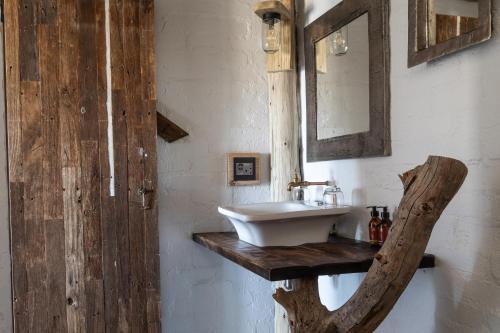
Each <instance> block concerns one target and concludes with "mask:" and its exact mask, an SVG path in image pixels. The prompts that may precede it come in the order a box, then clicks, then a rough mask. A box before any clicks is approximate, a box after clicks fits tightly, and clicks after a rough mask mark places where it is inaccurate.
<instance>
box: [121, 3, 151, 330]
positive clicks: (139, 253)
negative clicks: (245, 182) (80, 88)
mask: <svg viewBox="0 0 500 333" xmlns="http://www.w3.org/2000/svg"><path fill="white" fill-rule="evenodd" d="M139 7H140V6H139V1H133V0H125V1H124V10H123V17H124V34H123V37H124V38H123V39H124V41H123V47H124V50H125V52H124V66H125V76H124V78H125V91H126V92H127V94H126V98H125V101H126V105H127V110H128V112H127V138H128V188H129V207H128V210H129V243H130V252H129V256H130V273H131V290H130V292H131V295H130V297H131V300H130V316H131V329H132V331H134V332H135V331H137V332H146V331H147V294H146V288H145V287H146V263H145V226H144V211H143V209H142V196H141V195H140V194H139V189H140V188H141V187H142V186H143V185H144V152H145V151H144V144H143V137H142V135H143V133H142V130H143V109H142V107H143V105H142V87H141V80H140V79H138V78H141V64H140V61H141V52H140V48H138V47H134V45H135V46H137V45H140V42H141V41H140V33H139V19H140V18H139V16H140V12H139Z"/></svg>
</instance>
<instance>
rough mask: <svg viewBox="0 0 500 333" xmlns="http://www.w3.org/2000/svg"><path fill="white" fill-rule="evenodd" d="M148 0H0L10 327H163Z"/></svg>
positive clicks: (93, 329) (91, 329)
mask: <svg viewBox="0 0 500 333" xmlns="http://www.w3.org/2000/svg"><path fill="white" fill-rule="evenodd" d="M153 27H154V7H153V0H5V50H6V51H5V53H6V54H5V59H6V96H7V126H8V152H9V194H10V224H11V252H12V269H13V273H12V275H13V281H12V286H13V316H14V330H15V332H119V331H130V332H158V331H160V307H159V303H160V291H159V241H158V217H157V214H158V213H157V199H156V186H157V168H156V111H155V108H156V91H155V87H156V82H155V56H154V29H153Z"/></svg>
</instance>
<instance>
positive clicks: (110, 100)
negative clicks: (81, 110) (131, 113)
mask: <svg viewBox="0 0 500 333" xmlns="http://www.w3.org/2000/svg"><path fill="white" fill-rule="evenodd" d="M104 9H105V12H106V13H105V20H106V94H107V99H106V111H107V114H108V159H109V195H110V196H111V197H114V196H115V152H114V138H113V91H112V77H111V18H110V9H109V0H105V1H104Z"/></svg>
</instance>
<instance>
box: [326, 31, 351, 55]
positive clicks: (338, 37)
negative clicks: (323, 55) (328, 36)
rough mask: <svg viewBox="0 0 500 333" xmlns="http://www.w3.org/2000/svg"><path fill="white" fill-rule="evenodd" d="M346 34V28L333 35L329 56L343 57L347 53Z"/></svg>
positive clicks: (347, 32)
mask: <svg viewBox="0 0 500 333" xmlns="http://www.w3.org/2000/svg"><path fill="white" fill-rule="evenodd" d="M348 34H349V31H348V30H347V26H345V27H343V28H341V29H340V30H337V31H335V32H334V33H333V43H332V45H331V49H330V53H331V54H334V55H336V56H343V55H344V54H346V53H347V51H348V50H349V41H348V37H349V36H348Z"/></svg>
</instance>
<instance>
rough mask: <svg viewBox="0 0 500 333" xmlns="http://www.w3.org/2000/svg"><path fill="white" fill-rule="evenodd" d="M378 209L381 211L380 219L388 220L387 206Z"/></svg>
mask: <svg viewBox="0 0 500 333" xmlns="http://www.w3.org/2000/svg"><path fill="white" fill-rule="evenodd" d="M378 208H382V209H383V211H382V219H388V218H389V217H390V216H391V214H390V213H389V207H387V206H384V207H378Z"/></svg>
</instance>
